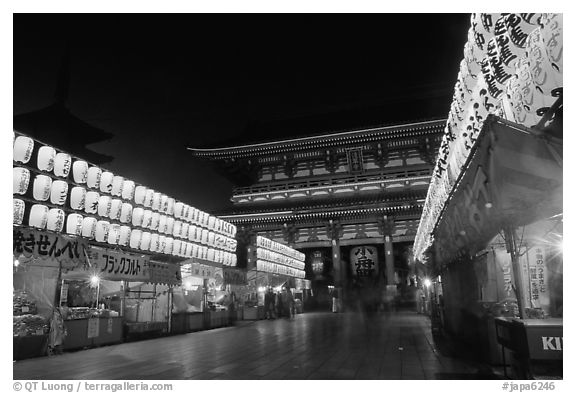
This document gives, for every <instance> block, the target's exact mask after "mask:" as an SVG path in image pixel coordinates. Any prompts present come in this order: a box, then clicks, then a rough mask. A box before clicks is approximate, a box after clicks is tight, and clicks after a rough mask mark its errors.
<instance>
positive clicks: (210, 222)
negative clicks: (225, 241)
mask: <svg viewBox="0 0 576 393" xmlns="http://www.w3.org/2000/svg"><path fill="white" fill-rule="evenodd" d="M215 219H216V217H214V216H208V229H210V230H214V223H215Z"/></svg>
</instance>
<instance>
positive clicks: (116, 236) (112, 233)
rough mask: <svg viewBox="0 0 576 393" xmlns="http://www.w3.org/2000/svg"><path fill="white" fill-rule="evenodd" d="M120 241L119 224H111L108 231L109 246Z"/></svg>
mask: <svg viewBox="0 0 576 393" xmlns="http://www.w3.org/2000/svg"><path fill="white" fill-rule="evenodd" d="M119 240H120V225H119V224H110V228H109V230H108V244H112V245H114V244H118V241H119Z"/></svg>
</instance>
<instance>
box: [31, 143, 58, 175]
mask: <svg viewBox="0 0 576 393" xmlns="http://www.w3.org/2000/svg"><path fill="white" fill-rule="evenodd" d="M55 158H56V150H54V148H53V147H50V146H42V147H40V149H38V156H37V157H36V167H37V168H38V169H40V170H41V171H45V172H51V171H52V170H53V169H54V159H55Z"/></svg>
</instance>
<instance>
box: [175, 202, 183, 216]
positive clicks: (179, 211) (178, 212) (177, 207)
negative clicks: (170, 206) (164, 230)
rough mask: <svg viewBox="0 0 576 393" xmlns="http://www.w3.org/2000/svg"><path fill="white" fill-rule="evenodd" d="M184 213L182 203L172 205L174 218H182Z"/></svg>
mask: <svg viewBox="0 0 576 393" xmlns="http://www.w3.org/2000/svg"><path fill="white" fill-rule="evenodd" d="M183 211H184V204H183V203H182V202H176V203H175V204H174V217H176V218H180V217H182V212H183Z"/></svg>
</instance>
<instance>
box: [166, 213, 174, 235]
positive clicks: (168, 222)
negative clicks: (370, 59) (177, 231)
mask: <svg viewBox="0 0 576 393" xmlns="http://www.w3.org/2000/svg"><path fill="white" fill-rule="evenodd" d="M175 221H176V220H174V218H173V217H168V218H166V234H167V235H172V232H173V231H174V222H175Z"/></svg>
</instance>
